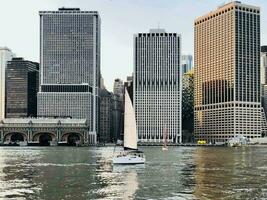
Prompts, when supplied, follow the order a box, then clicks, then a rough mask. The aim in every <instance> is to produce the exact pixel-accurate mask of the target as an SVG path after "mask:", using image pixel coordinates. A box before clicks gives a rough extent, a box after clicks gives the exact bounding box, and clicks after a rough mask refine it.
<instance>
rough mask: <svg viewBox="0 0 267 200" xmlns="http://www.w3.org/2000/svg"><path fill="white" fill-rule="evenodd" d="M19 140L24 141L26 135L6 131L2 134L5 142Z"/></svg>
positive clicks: (16, 141) (17, 141)
mask: <svg viewBox="0 0 267 200" xmlns="http://www.w3.org/2000/svg"><path fill="white" fill-rule="evenodd" d="M21 141H26V135H25V134H24V133H20V132H14V133H7V134H6V135H5V136H4V142H7V143H19V142H21Z"/></svg>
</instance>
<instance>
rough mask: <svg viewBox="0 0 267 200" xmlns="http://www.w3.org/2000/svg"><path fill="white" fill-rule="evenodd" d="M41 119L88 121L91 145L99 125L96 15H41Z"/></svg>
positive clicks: (68, 10)
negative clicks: (57, 118)
mask: <svg viewBox="0 0 267 200" xmlns="http://www.w3.org/2000/svg"><path fill="white" fill-rule="evenodd" d="M39 14H40V71H41V76H40V78H41V81H40V84H41V86H40V92H39V93H38V116H44V117H56V116H57V117H70V118H80V119H81V118H82V119H87V123H88V126H89V143H95V142H96V136H97V130H98V124H99V96H98V93H99V91H98V90H99V87H100V17H99V15H98V12H97V11H81V10H80V9H79V8H60V9H59V10H58V11H40V12H39Z"/></svg>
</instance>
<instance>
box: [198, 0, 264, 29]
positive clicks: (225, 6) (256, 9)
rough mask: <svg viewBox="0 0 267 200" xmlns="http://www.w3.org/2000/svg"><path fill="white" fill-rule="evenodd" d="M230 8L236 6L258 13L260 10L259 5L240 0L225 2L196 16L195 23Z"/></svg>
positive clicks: (239, 8)
mask: <svg viewBox="0 0 267 200" xmlns="http://www.w3.org/2000/svg"><path fill="white" fill-rule="evenodd" d="M232 8H236V9H238V10H241V11H247V12H253V13H258V14H259V11H260V7H257V6H253V5H247V4H242V3H241V2H240V1H232V2H230V3H226V4H223V5H220V6H218V7H217V9H215V10H213V11H211V12H209V13H207V14H204V15H202V16H200V17H197V18H196V19H195V24H196V22H198V21H206V20H207V19H210V18H212V17H214V16H217V15H218V13H219V14H223V13H224V12H227V11H229V10H231V9H232Z"/></svg>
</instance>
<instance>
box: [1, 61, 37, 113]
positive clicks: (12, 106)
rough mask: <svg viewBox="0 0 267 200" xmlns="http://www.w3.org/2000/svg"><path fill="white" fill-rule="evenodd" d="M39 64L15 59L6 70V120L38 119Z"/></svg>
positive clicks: (8, 64)
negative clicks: (20, 118)
mask: <svg viewBox="0 0 267 200" xmlns="http://www.w3.org/2000/svg"><path fill="white" fill-rule="evenodd" d="M38 87H39V64H38V63H36V62H31V61H28V60H24V59H23V58H13V59H12V60H11V61H8V62H7V69H6V118H19V117H36V115H37V91H38Z"/></svg>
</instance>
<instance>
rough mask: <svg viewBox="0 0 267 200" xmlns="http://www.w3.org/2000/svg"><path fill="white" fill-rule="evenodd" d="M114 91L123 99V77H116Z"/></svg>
mask: <svg viewBox="0 0 267 200" xmlns="http://www.w3.org/2000/svg"><path fill="white" fill-rule="evenodd" d="M113 93H114V94H115V95H119V97H120V99H121V101H123V95H124V83H123V81H122V80H121V79H119V78H116V79H115V80H114V84H113Z"/></svg>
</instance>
